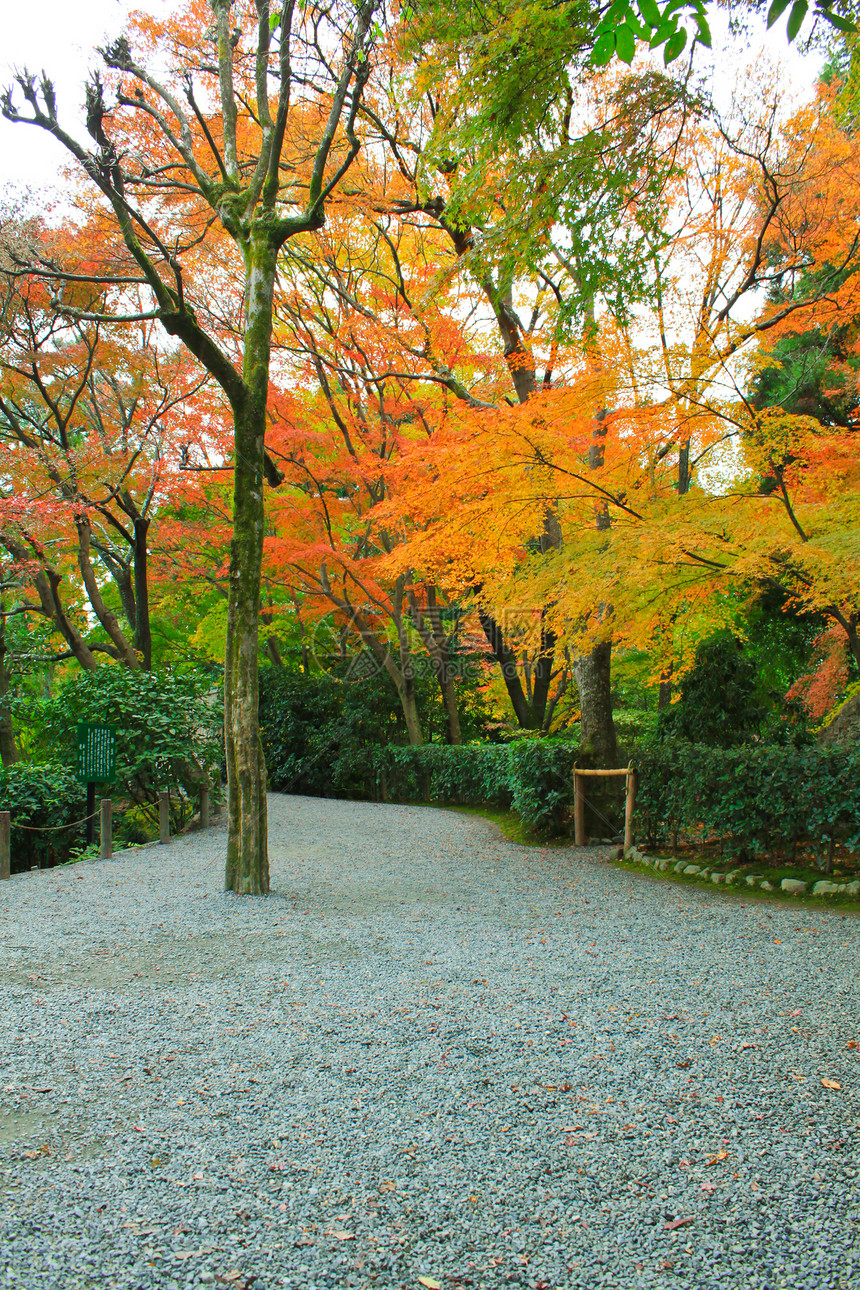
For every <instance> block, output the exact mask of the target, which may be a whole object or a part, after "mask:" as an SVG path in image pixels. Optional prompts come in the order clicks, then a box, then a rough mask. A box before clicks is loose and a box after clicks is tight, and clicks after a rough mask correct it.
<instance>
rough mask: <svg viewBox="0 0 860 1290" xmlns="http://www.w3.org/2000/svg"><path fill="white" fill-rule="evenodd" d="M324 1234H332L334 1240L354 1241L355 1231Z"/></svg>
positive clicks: (327, 1234) (327, 1233)
mask: <svg viewBox="0 0 860 1290" xmlns="http://www.w3.org/2000/svg"><path fill="white" fill-rule="evenodd" d="M326 1236H333V1237H334V1238H335V1240H336V1241H354V1240H355V1232H326Z"/></svg>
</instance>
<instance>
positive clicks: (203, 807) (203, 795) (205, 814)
mask: <svg viewBox="0 0 860 1290" xmlns="http://www.w3.org/2000/svg"><path fill="white" fill-rule="evenodd" d="M200 827H201V829H208V828H209V785H208V784H202V785H201V788H200Z"/></svg>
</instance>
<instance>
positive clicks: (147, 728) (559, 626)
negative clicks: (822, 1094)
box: [0, 0, 860, 890]
mask: <svg viewBox="0 0 860 1290" xmlns="http://www.w3.org/2000/svg"><path fill="white" fill-rule="evenodd" d="M616 9H618V12H617V13H615V10H616ZM652 9H653V13H652ZM787 9H788V6H787V5H784V4H780V3H779V0H777V4H776V5H774V6H772V11H771V12H772V16H773V17H774V19H776V18H778V17H779V15H780V14H782V13H783V11H786V10H787ZM754 11H755V7H754V6H753V7H752V9H750V10H743V11H741V10H737V11H736V12H735V14H734V19H733V21H734V23H735V25H736V27H737V31H736V35H735V41H736V45H735V48H736V49H737V50H738V51H742V50H743V47H744V46H743V25H744V22H745V21H746V20H747V19H748V18H749V15H750V14H751V13H752V14H753V16H754ZM774 11H775V12H774ZM678 12H679V13H681V15H682V16H685V21H686V24H687V25H686V26H684V25H683V23H680V20H679V19H678V17H677V15H676V17H675V19H672V20H671V21H670V20H669V19H664V16H663V15H662V14H661V11H660V10H659V8H658V7H657V5H656V4H653V3H652V4H649V3H646V2H645V0H643V2H642V3H641V4H639V6H638V10H637V11H636V12H635V13H634V11H633V10H632V9H631V8H629V7H628V6H625V5H621V6H620V7H619V6H612V9H611V10H609V11H608V13H604V12H603V11H597V10H594V11H592V10H591V9H590V8H588V7H587V6H581V5H571V4H564V5H561V6H556V5H548V4H543V3H541V2H540V0H528V2H526V0H498V2H495V3H492V4H489V5H487V6H485V7H483V8H480V7H475V6H435V5H433V4H427V5H418V6H415V7H414V8H409V7H405V8H403V7H401V8H395V9H394V10H393V11H384V10H383V9H382V8H381V7H377V6H375V5H372V4H365V5H363V6H362V7H360V8H359V9H356V8H355V7H353V6H348V5H345V6H343V9H342V11H341V10H340V9H338V8H337V7H336V6H335V7H329V6H319V7H317V6H314V5H307V6H304V7H300V6H287V7H285V8H284V9H283V10H278V11H276V10H275V9H271V10H270V8H269V5H268V3H266V4H263V3H257V4H254V3H250V2H249V0H241V2H239V3H235V4H233V5H230V4H228V3H226V0H212V3H211V4H204V3H202V0H189V3H187V4H185V5H184V6H182V7H180V8H178V9H177V10H176V11H175V12H174V13H173V14H172V15H171V16H170V17H169V18H168V19H164V20H157V19H155V18H152V17H150V16H137V17H135V18H133V19H132V20H131V25H130V28H129V35H128V38H127V39H123V40H122V41H118V42H116V43H115V44H113V45H111V46H110V47H108V48H107V49H106V50H105V51H103V63H104V67H103V69H102V72H101V73H100V74H99V75H98V76H97V77H95V78H94V79H93V81H92V82H91V85H90V89H89V91H88V100H87V102H88V116H87V123H86V130H87V136H88V137H87V142H86V143H83V142H81V141H80V140H81V139H82V138H84V132H83V130H82V129H81V130H79V131H78V132H77V133H74V132H70V133H69V134H68V135H63V131H62V129H61V127H60V126H59V125H58V124H57V122H58V108H57V104H56V101H55V96H54V91H53V88H52V86H51V84H50V82H49V81H48V80H47V79H45V78H41V79H39V78H36V77H30V76H29V75H28V74H27V73H22V74H21V75H20V77H19V78H18V81H17V84H16V85H15V86H13V87H12V89H10V90H9V91H8V92H7V94H6V97H5V99H4V101H3V112H4V115H5V116H6V117H7V118H8V119H10V120H14V121H17V122H19V123H20V124H21V125H22V126H23V125H26V124H27V123H29V124H31V125H35V126H37V127H39V128H41V129H43V130H50V131H51V132H52V133H54V134H55V135H57V136H58V137H60V136H63V137H62V139H61V141H63V142H64V144H65V146H66V148H67V151H68V153H69V156H70V165H72V164H73V163H77V168H76V169H70V171H69V174H68V178H67V192H68V200H67V202H66V204H65V206H64V208H63V209H62V210H60V211H58V210H57V209H56V208H54V209H48V208H45V209H41V208H40V206H39V202H38V200H37V199H36V198H35V197H33V196H31V197H30V198H29V199H28V200H23V201H18V202H12V201H11V200H10V201H9V202H7V204H6V207H5V209H4V210H3V212H2V233H0V292H2V302H0V437H2V443H3V472H2V485H0V589H2V599H0V756H2V763H3V771H2V776H0V805H2V807H3V808H4V809H9V810H11V811H12V813H13V825H14V824H15V822H16V821H17V822H18V824H19V825H21V824H25V823H26V822H30V823H35V822H37V821H38V822H41V823H43V824H56V825H62V824H65V823H66V822H67V821H70V820H73V819H76V818H79V816H80V815H81V814H82V800H83V796H82V795H83V787H82V786H81V785H79V784H77V782H76V780H75V779H74V776H73V775H72V772H71V770H70V765H71V762H72V760H73V748H74V734H75V727H76V725H77V723H78V722H79V721H84V720H88V721H106V722H111V723H114V724H116V726H117V727H118V730H119V749H118V757H119V768H118V774H119V782H118V786H117V789H116V791H117V794H118V795H119V797H121V798H122V801H123V802H124V804H125V809H124V815H123V819H122V823H121V825H120V831H121V835H122V837H123V838H124V839H125V840H126V841H128V842H135V841H142V840H144V839H145V838H147V837H149V836H152V834H153V829H154V827H155V821H156V818H157V803H158V794H159V791H160V790H162V789H164V788H168V789H169V791H170V800H171V809H172V812H173V817H174V827H184V826H185V825H187V824H188V823H189V822H190V820H191V818H192V815H193V811H194V803H195V800H196V793H197V790H198V789H199V786H200V785H201V784H202V783H204V782H213V783H214V782H217V781H218V780H219V779H220V773H221V770H222V768H225V767H226V774H227V777H228V778H230V780H231V784H233V785H234V786H238V787H236V788H235V791H233V792H231V810H234V811H235V812H237V813H239V814H238V815H237V818H236V820H232V817H231V828H232V829H233V834H231V837H232V836H233V835H234V834H235V836H236V837H239V835H240V834H241V835H242V837H244V836H245V833H244V832H243V830H244V831H246V832H247V834H248V838H251V832H252V831H249V830H250V826H248V823H247V821H248V819H249V818H250V817H251V816H253V813H254V811H255V810H258V806H256V805H254V803H255V802H256V798H255V796H254V783H255V782H256V781H255V776H259V775H263V776H265V775H266V774H268V779H269V783H270V785H271V787H272V788H274V789H278V790H282V791H288V792H301V793H313V794H325V795H328V794H335V795H344V796H361V797H382V798H391V799H393V800H398V799H401V800H405V799H427V798H429V799H431V800H449V801H459V802H473V803H483V804H487V803H489V804H494V805H496V806H498V807H502V808H505V809H508V808H513V810H515V811H516V813H517V814H518V815H519V817H520V818H521V819H522V820H523V821H524V822H525V823H526V824H527V825H529V826H530V827H533V828H535V829H538V830H542V831H544V832H547V831H556V832H557V831H563V830H564V829H565V828H566V820H567V812H568V809H569V806H570V797H571V791H572V790H571V774H570V772H571V768H572V765H573V762H574V761H575V760H577V759H578V760H579V761H580V763H581V764H591V765H593V766H616V765H619V764H622V759H623V762H624V763H626V761H627V759H628V758H630V757H633V759H634V760H635V762H636V765H637V767H639V769H640V778H641V789H642V792H641V799H640V801H641V805H640V821H639V824H640V831H641V832H642V833H643V835H647V836H649V837H650V838H651V839H652V840H653V841H655V842H656V841H659V840H661V839H662V840H664V841H670V840H671V841H672V842H673V843H674V844H675V845H678V843H679V839H681V840H683V839H684V838H686V839H687V841H688V842H689V843H691V844H692V843H693V842H695V843H696V844H697V845H699V846H705V847H707V846H712V847H715V846H718V847H719V848H720V849H721V854H722V853H725V855H726V856H727V857H732V856H734V857H737V856H741V857H742V858H749V859H750V860H752V859H754V858H756V857H758V856H763V855H767V856H769V857H771V858H773V859H775V860H780V859H784V858H785V856H786V855H788V854H789V853H790V854H791V856H792V857H793V858H795V859H796V858H797V853H798V847H800V848H806V849H807V851H808V858H809V859H810V863H815V864H819V865H822V866H824V867H828V866H832V864H833V862H834V856H835V855H836V854H837V850H836V849H837V848H841V851H840V852H839V854H843V859H844V858H845V857H847V856H849V854H850V851H851V848H852V847H853V846H854V844H855V843H856V841H857V837H858V834H860V803H858V802H857V801H855V798H856V796H857V792H858V790H857V788H856V787H855V786H856V784H857V783H858V782H860V777H858V775H857V774H856V773H855V772H856V769H857V768H856V767H855V766H854V760H853V758H854V751H853V750H854V746H855V739H854V726H853V725H852V720H853V715H854V714H855V711H856V709H857V707H858V705H860V670H858V669H860V538H858V532H860V530H859V529H858V518H860V517H858V496H860V493H858V484H860V478H858V476H860V458H859V457H858V452H857V437H858V434H860V390H859V389H858V375H860V154H858V149H857V143H856V132H857V128H858V102H860V100H858V48H860V47H858V45H857V37H856V36H855V35H853V34H852V32H850V31H848V32H844V31H842V30H841V28H840V24H841V27H845V26H846V22H845V21H844V20H843V19H842V18H840V17H839V15H838V14H836V15H834V14H833V13H830V12H829V11H828V12H824V13H823V16H821V15H819V18H818V19H816V23H815V25H814V26H813V29H812V32H811V34H810V36H809V39H811V40H812V41H813V42H815V41H817V42H818V44H817V48H818V49H819V50H820V49H821V48H822V47H824V48H826V52H827V59H826V62H825V63H824V68H823V72H822V74H821V77H820V80H819V82H818V84H817V85H816V87H815V89H814V92H812V93H811V94H798V93H797V92H796V91H795V90H794V88H793V87H792V86H791V85H790V84H787V83H786V78H785V76H784V75H782V74H781V72H780V68H779V64H778V61H777V60H776V59H775V60H774V62H773V65H772V66H769V65H763V64H762V63H760V62H757V63H756V65H755V66H753V67H745V66H743V65H741V66H740V67H739V70H738V71H737V73H736V74H735V73H732V74H731V77H729V74H728V73H726V75H725V76H724V77H723V78H722V80H721V86H722V88H721V89H720V92H719V93H718V94H717V93H713V92H711V90H709V89H708V84H709V82H707V81H706V79H705V78H703V76H702V75H700V70H699V63H698V61H697V60H698V59H699V57H700V54H701V52H702V47H703V46H704V45H706V44H707V43H709V33H708V28H707V21H706V18H705V16H704V14H705V11H704V10H703V9H700V8H699V7H695V6H691V7H690V8H689V10H688V11H678ZM846 12H847V11H846ZM601 15H602V16H601ZM613 15H614V17H613ZM796 15H798V16H797V17H796V20H795V16H796ZM805 15H806V5H805V4H803V5H802V6H801V5H800V4H795V5H794V6H793V8H792V9H791V10H790V12H789V13H788V23H789V33H790V36H791V37H792V38H794V37H795V36H796V35H797V31H798V28H799V27H800V24H801V22H802V21H803V19H804V17H805ZM828 17H829V19H830V20H831V21H829V22H828V21H825V19H827V18H828ZM610 19H611V20H610ZM750 20H751V19H750ZM607 24H608V25H607ZM667 24H668V25H667ZM848 25H850V24H848ZM792 26H793V29H792ZM628 32H629V33H630V35H629V36H628V34H626V33H628ZM649 37H650V40H649ZM779 40H780V41H782V42H783V43H784V37H783V36H782V35H780V37H779ZM649 43H650V45H651V46H652V50H649V48H648V44H649ZM777 43H778V42H777V37H776V35H774V47H775V48H776V46H777ZM261 51H262V53H261ZM291 59H292V61H290V60H291ZM151 67H154V68H155V69H156V71H151V70H148V69H149V68H151ZM267 67H269V68H270V70H269V72H268V73H267V70H266V69H267ZM272 67H274V68H275V69H276V70H275V72H272V71H271V68H272ZM278 69H279V70H278ZM228 70H229V84H227V79H226V78H228ZM267 74H268V75H269V76H270V77H271V78H272V79H271V84H273V85H274V87H275V88H274V90H272V89H271V88H269V89H267V84H268V83H267V80H266V77H267ZM729 81H730V82H731V83H729ZM225 84H226V85H227V88H226V89H225ZM228 91H229V92H228ZM291 93H292V96H293V97H292V98H290V94H291ZM270 95H274V97H273V98H271V102H270ZM273 141H274V142H273ZM273 158H274V160H273ZM284 204H286V206H288V207H289V209H291V210H292V209H293V208H295V210H296V211H298V212H299V213H298V214H291V215H289V216H285V215H284V214H283V213H282V211H283V209H285V205H284ZM273 230H274V231H273ZM267 239H268V240H267ZM266 292H268V296H267V299H268V305H267V304H266V301H265V300H264V299H263V297H264V296H266ZM260 301H262V304H260ZM267 310H268V312H267ZM261 318H263V319H264V323H263V322H261V321H260V320H261ZM265 329H268V330H267V331H266V330H265ZM264 331H265V335H264ZM264 360H265V361H264ZM257 456H259V462H257ZM255 472H256V473H255ZM255 561H256V564H255ZM255 568H256V569H257V570H258V573H256V574H255V573H253V571H254V569H255ZM252 575H253V576H252ZM249 651H251V652H252V653H253V655H254V658H253V662H252V663H251V662H249V661H248V653H249ZM225 654H226V659H227V664H226V693H227V709H228V710H227V726H226V729H227V741H226V748H225V746H224V736H223V731H224V701H223V696H224V693H225ZM258 667H259V682H258V680H257V668H258ZM243 669H244V671H243ZM258 704H259V720H260V726H261V730H262V749H263V753H264V756H265V762H263V760H262V758H260V759H259V762H258V763H254V755H255V754H254V749H255V748H256V742H255V741H256V734H255V728H254V722H255V721H256V712H257V706H258ZM252 709H253V714H254V715H253V716H252V715H250V714H251V711H252ZM246 736H247V737H246ZM691 745H695V747H694V748H691ZM247 746H250V747H251V753H250V754H248V753H247ZM246 762H247V763H248V764H246ZM251 763H254V764H251ZM249 767H250V768H249ZM255 767H256V768H255ZM244 777H247V785H246V784H245V778H244ZM243 795H244V796H243ZM593 805H594V811H595V814H594V816H593V818H592V820H591V827H592V831H593V832H595V833H598V834H600V833H607V834H608V835H610V836H611V835H614V833H615V831H616V828H617V810H616V808H615V805H614V803H613V802H612V801H611V799H609V798H605V799H602V798H598V797H595V799H594V803H593ZM240 816H241V818H239V817H240ZM261 838H262V842H261V841H260V839H261ZM75 840H76V839H75V833H74V830H72V829H71V828H69V829H68V830H65V831H64V830H60V831H58V832H57V833H56V834H54V835H51V839H50V841H46V840H44V837H42V838H40V837H38V836H37V835H33V834H27V835H25V834H24V833H23V832H21V831H20V829H19V831H18V832H17V833H16V832H15V831H14V829H13V845H14V848H15V852H16V864H17V866H18V867H20V868H23V867H27V866H29V865H30V864H31V863H50V862H54V861H56V860H58V859H62V858H64V857H65V856H66V855H68V853H69V849H70V847H72V846H74V844H75ZM232 846H233V843H232V842H231V847H232ZM243 846H246V849H247V850H248V852H249V853H250V851H251V850H253V848H254V847H256V848H257V850H258V851H259V849H260V847H262V849H263V851H264V849H265V814H264V807H263V815H262V823H261V822H260V821H259V820H258V823H257V826H256V833H254V835H253V838H251V840H250V841H247V844H246V843H243V842H242V841H241V839H240V841H239V842H237V843H236V850H235V852H234V851H233V850H231V856H232V857H233V859H232V860H229V861H228V884H229V883H230V882H231V879H230V865H231V864H232V865H234V867H235V868H236V869H237V872H238V871H239V870H242V866H243V865H244V864H245V860H243V859H242V857H243V855H244V852H243V850H242V848H243ZM804 854H806V852H805V853H804ZM845 862H847V860H846V861H845ZM259 881H260V883H261V884H262V889H265V884H266V882H267V879H265V880H264V879H260V880H259ZM240 889H246V890H250V889H252V888H251V887H247V886H246V887H242V888H240Z"/></svg>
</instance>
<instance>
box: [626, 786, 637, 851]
mask: <svg viewBox="0 0 860 1290" xmlns="http://www.w3.org/2000/svg"><path fill="white" fill-rule="evenodd" d="M635 805H636V771H635V770H634V769H633V766H632V764H631V765H630V766H628V767H627V796H626V798H625V799H624V854H625V855H627V852H628V851H629V850H630V848H631V847H632V846H633V808H634V807H635Z"/></svg>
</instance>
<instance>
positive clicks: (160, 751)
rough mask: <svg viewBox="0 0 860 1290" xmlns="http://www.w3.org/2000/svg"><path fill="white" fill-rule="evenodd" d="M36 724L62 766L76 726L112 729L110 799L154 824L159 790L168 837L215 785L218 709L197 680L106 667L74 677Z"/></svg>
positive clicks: (207, 685) (207, 684) (204, 682)
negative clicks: (165, 801)
mask: <svg viewBox="0 0 860 1290" xmlns="http://www.w3.org/2000/svg"><path fill="white" fill-rule="evenodd" d="M42 718H43V729H44V735H43V739H44V741H45V743H46V745H47V747H48V748H49V750H50V754H51V756H52V758H54V759H59V758H63V759H67V760H68V764H69V765H74V749H75V732H76V727H77V725H78V723H79V722H82V721H87V722H93V723H96V724H104V725H113V726H115V727H116V769H117V783H116V790H115V791H116V792H117V793H118V794H119V795H120V796H127V797H129V798H130V799H131V801H132V802H134V803H135V804H136V805H137V806H139V807H140V808H141V810H142V812H143V813H144V815H146V816H147V817H148V818H149V819H155V818H156V815H157V810H158V799H159V793H160V792H161V791H162V790H164V789H166V790H167V791H168V793H169V794H170V812H171V823H172V827H173V829H174V830H179V829H181V828H184V826H185V825H186V824H187V823H188V821H189V820H190V819H191V816H192V815H193V813H194V810H195V808H196V802H197V798H198V795H199V791H200V786H201V785H202V784H203V783H204V782H205V781H207V780H208V782H209V783H210V784H216V783H218V782H220V767H221V763H222V759H223V752H222V730H223V709H222V706H221V697H220V694H219V693H217V692H215V691H213V689H212V682H211V679H210V678H209V677H207V676H205V675H203V674H200V673H193V672H191V673H182V674H177V673H173V672H130V671H128V670H127V669H126V668H123V667H111V666H107V667H100V668H98V669H96V671H93V672H79V673H76V674H74V675H72V676H71V677H70V678H69V679H68V680H67V681H66V682H65V683H64V684H63V685H62V687H61V688H60V689H59V691H58V693H57V694H56V696H55V697H54V698H53V699H51V700H49V701H48V702H47V703H45V704H44V706H43V708H42Z"/></svg>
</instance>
